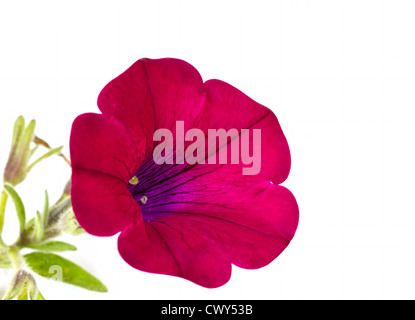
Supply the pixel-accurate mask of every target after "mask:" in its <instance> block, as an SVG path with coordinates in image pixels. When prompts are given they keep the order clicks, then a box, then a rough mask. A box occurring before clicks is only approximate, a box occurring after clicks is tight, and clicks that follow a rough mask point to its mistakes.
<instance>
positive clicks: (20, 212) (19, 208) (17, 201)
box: [4, 184, 26, 233]
mask: <svg viewBox="0 0 415 320" xmlns="http://www.w3.org/2000/svg"><path fill="white" fill-rule="evenodd" d="M4 190H6V192H7V193H8V194H9V196H10V197H11V198H12V200H13V202H14V206H15V208H16V213H17V217H18V219H19V224H20V233H23V231H24V227H25V223H26V212H25V209H24V205H23V201H22V199H21V198H20V196H19V195H18V193H17V192H16V190H15V189H14V188H13V187H12V186H11V185H9V184H5V185H4Z"/></svg>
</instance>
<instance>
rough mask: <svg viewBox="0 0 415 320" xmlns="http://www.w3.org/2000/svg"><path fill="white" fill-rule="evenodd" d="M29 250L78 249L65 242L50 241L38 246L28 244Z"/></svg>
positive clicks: (58, 250)
mask: <svg viewBox="0 0 415 320" xmlns="http://www.w3.org/2000/svg"><path fill="white" fill-rule="evenodd" d="M26 247H27V248H31V249H36V250H40V251H57V252H61V251H75V250H76V247H75V246H73V245H71V244H69V243H66V242H63V241H50V242H44V243H37V244H28V245H26Z"/></svg>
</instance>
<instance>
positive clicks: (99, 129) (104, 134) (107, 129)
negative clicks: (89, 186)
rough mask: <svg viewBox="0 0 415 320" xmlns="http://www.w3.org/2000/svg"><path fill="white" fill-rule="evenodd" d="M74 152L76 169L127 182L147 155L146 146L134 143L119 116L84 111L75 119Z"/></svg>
mask: <svg viewBox="0 0 415 320" xmlns="http://www.w3.org/2000/svg"><path fill="white" fill-rule="evenodd" d="M142 142H143V143H144V140H142ZM70 152H71V164H72V167H73V168H74V169H83V170H90V171H96V172H100V173H103V174H107V175H111V176H114V177H116V178H119V179H121V180H122V181H125V182H127V181H128V180H130V179H131V177H132V176H133V175H134V173H135V170H136V169H137V166H138V164H139V163H140V159H141V158H142V157H143V156H144V155H143V151H142V147H141V148H140V145H137V144H136V143H132V141H131V138H130V137H129V134H128V132H127V131H126V130H125V128H124V127H123V126H122V125H121V124H120V123H119V122H118V121H117V120H116V119H115V118H108V117H105V116H103V115H101V114H95V113H85V114H82V115H80V116H78V117H77V118H76V119H75V121H74V122H73V124H72V131H71V139H70Z"/></svg>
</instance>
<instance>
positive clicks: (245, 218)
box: [118, 165, 298, 287]
mask: <svg viewBox="0 0 415 320" xmlns="http://www.w3.org/2000/svg"><path fill="white" fill-rule="evenodd" d="M169 182H170V183H169V184H166V187H161V188H160V187H159V188H158V190H157V192H156V193H154V194H148V200H147V202H146V203H145V204H144V205H142V206H141V209H142V213H143V217H144V219H145V220H147V222H146V225H145V227H140V228H131V229H129V230H128V231H126V232H122V234H121V236H120V238H119V244H118V248H119V251H120V254H121V256H122V257H123V258H124V259H125V260H126V261H127V262H128V263H129V264H130V265H132V266H133V267H135V268H137V269H140V270H144V271H149V272H155V273H163V274H170V275H175V276H180V277H183V278H186V279H188V280H191V281H193V282H195V283H197V284H199V285H202V286H205V287H217V286H220V285H223V284H224V283H226V282H227V280H228V279H229V277H230V265H231V263H233V264H235V265H237V266H239V267H243V268H259V267H262V266H265V265H267V264H268V263H270V262H271V261H272V260H273V259H275V258H276V257H277V256H278V255H279V254H280V253H281V252H282V251H283V250H284V249H285V247H286V246H287V245H288V244H289V242H290V241H291V239H292V237H293V236H294V233H295V230H296V228H297V224H298V206H297V203H296V201H295V199H294V197H293V196H292V194H291V193H290V192H289V191H288V190H287V189H286V188H284V187H281V186H278V185H274V184H272V183H270V182H269V181H268V180H266V179H264V177H261V176H242V175H241V171H240V167H239V166H232V165H217V166H211V165H197V166H195V167H194V168H193V170H188V171H185V172H182V174H180V175H178V176H176V178H172V179H170V181H169ZM163 199H164V200H163ZM152 217H154V219H153V218H152ZM148 230H151V235H150V236H149V235H144V233H146V232H148ZM139 234H140V236H139ZM147 237H149V239H150V240H148V242H144V241H143V240H142V239H143V238H147ZM154 237H156V238H158V239H159V240H158V241H157V242H156V241H152V240H151V239H153V238H154ZM149 243H151V245H149ZM152 252H159V253H160V254H159V255H157V256H153V255H154V254H152ZM166 261H168V262H169V263H166Z"/></svg>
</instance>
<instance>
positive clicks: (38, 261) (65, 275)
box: [24, 252, 108, 292]
mask: <svg viewBox="0 0 415 320" xmlns="http://www.w3.org/2000/svg"><path fill="white" fill-rule="evenodd" d="M24 258H25V260H26V262H27V264H28V266H29V267H30V268H31V269H32V270H33V271H34V272H36V273H37V274H39V275H40V276H42V277H45V278H49V279H50V278H54V274H53V271H52V272H51V270H55V268H58V269H60V271H61V274H60V276H61V279H60V280H62V282H65V283H69V284H72V285H75V286H78V287H81V288H84V289H88V290H91V291H97V292H107V291H108V289H107V288H106V287H105V285H104V284H103V283H102V282H101V281H100V280H98V279H97V278H95V277H94V276H93V275H91V274H90V273H89V272H87V271H85V270H84V269H83V268H81V267H80V266H78V265H77V264H75V263H73V262H71V261H69V260H67V259H65V258H62V257H60V256H58V255H56V254H53V253H44V252H32V253H29V254H26V255H25V256H24Z"/></svg>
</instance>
